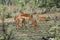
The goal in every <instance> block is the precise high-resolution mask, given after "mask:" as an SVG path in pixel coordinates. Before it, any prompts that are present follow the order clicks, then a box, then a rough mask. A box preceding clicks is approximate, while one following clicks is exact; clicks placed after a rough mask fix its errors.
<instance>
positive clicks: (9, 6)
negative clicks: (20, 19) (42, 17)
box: [0, 0, 60, 40]
mask: <svg viewBox="0 0 60 40" xmlns="http://www.w3.org/2000/svg"><path fill="white" fill-rule="evenodd" d="M19 10H21V11H23V12H24V13H29V14H33V13H37V14H52V15H50V16H51V17H53V16H54V17H56V16H57V17H58V18H57V19H55V20H50V21H41V22H38V24H37V25H38V29H37V31H32V30H31V29H30V26H31V25H29V24H28V23H27V24H26V25H27V27H28V29H25V30H22V29H20V30H19V32H16V24H15V22H14V20H13V19H14V17H15V15H17V14H18V12H19ZM59 13H60V0H0V40H42V39H41V38H42V37H43V36H44V37H47V36H50V35H53V36H54V37H55V40H60V15H59ZM26 25H25V26H26ZM40 31H41V32H40Z"/></svg>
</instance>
